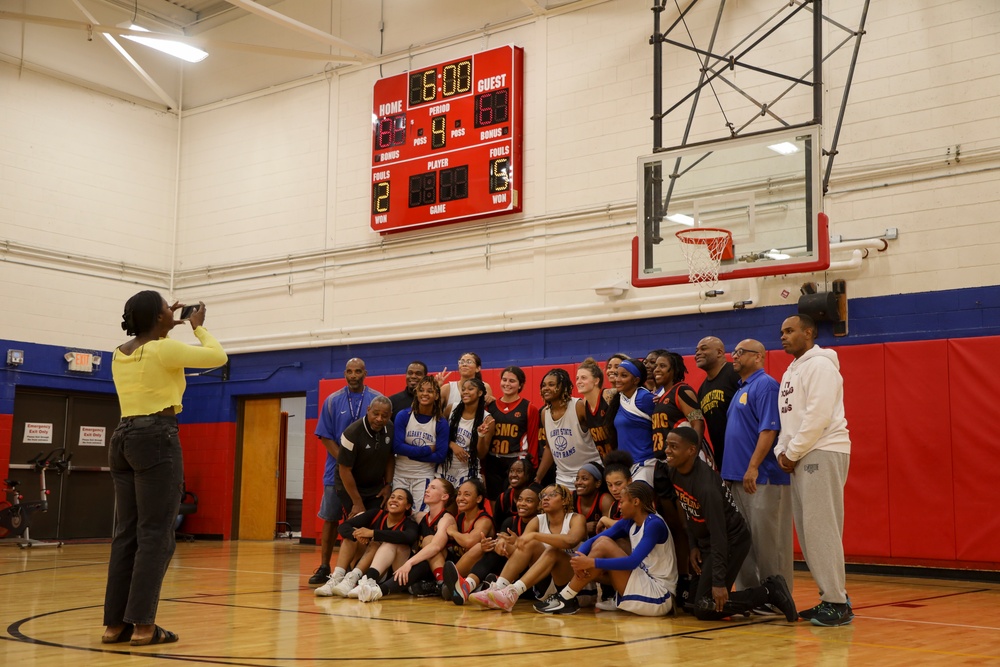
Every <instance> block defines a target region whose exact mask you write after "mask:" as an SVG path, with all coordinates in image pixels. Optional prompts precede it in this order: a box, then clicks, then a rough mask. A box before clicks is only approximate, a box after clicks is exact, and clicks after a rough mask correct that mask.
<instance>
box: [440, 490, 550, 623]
mask: <svg viewBox="0 0 1000 667" xmlns="http://www.w3.org/2000/svg"><path fill="white" fill-rule="evenodd" d="M540 491H541V487H539V486H538V485H537V484H532V485H531V486H526V487H524V488H522V489H519V490H518V494H517V500H516V505H517V511H516V513H515V514H514V515H512V516H509V517H507V518H506V519H505V520H504V522H503V523H502V524H501V525H500V528H499V530H498V531H497V534H496V536H495V537H494V536H486V537H483V539H482V540H481V541H480V543H479V545H478V547H474V548H473V549H477V548H478V549H479V551H480V552H481V553H482V557H481V558H480V559H479V561H478V562H476V564H475V565H474V566H473V568H472V572H470V573H469V576H467V577H464V578H463V577H462V576H461V575H460V574H459V571H458V568H457V567H456V566H455V564H454V563H451V562H448V563H445V565H444V584H445V588H449V589H450V590H451V591H452V595H451V601H452V602H454V603H455V604H457V605H463V604H465V603H466V602H468V600H469V595H471V594H472V592H473V591H475V590H476V588H478V587H479V585H480V583H482V582H484V581H486V580H487V579H488V578H489V577H490V575H493V579H494V581H495V580H496V577H497V576H498V575H499V574H500V573H501V572H502V571H503V567H504V565H506V564H507V556H508V555H509V554H511V553H513V552H514V548H515V545H516V544H517V538H518V537H520V536H521V535H523V534H524V531H525V529H526V528H527V527H528V524H529V523H530V522H531V520H532V519H533V518H535V516H537V514H538V504H539V500H538V494H539V492H540ZM493 587H494V586H493V585H492V584H491V586H490V588H493Z"/></svg>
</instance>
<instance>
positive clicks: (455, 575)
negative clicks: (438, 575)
mask: <svg viewBox="0 0 1000 667" xmlns="http://www.w3.org/2000/svg"><path fill="white" fill-rule="evenodd" d="M461 578H462V575H461V574H460V573H459V571H458V567H457V566H456V565H455V564H454V563H452V562H451V561H450V560H448V561H445V562H444V580H443V581H442V582H441V599H442V600H444V601H445V602H447V601H449V600H451V593H452V591H454V590H455V584H457V583H458V580H459V579H461Z"/></svg>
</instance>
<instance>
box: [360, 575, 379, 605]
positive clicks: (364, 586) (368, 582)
mask: <svg viewBox="0 0 1000 667" xmlns="http://www.w3.org/2000/svg"><path fill="white" fill-rule="evenodd" d="M361 581H362V583H360V584H358V588H360V589H361V590H360V591H358V599H359V600H361V601H362V602H375V601H376V600H381V599H382V589H381V588H379V587H378V582H376V581H375V580H374V579H369V578H368V577H365V578H364V579H362V580H361Z"/></svg>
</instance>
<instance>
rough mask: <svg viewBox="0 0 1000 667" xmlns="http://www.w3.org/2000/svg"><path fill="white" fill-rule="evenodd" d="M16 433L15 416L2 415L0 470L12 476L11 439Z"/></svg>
mask: <svg viewBox="0 0 1000 667" xmlns="http://www.w3.org/2000/svg"><path fill="white" fill-rule="evenodd" d="M13 431H14V415H0V470H2V471H3V474H4V477H6V476H7V475H9V474H10V439H11V437H12V436H13Z"/></svg>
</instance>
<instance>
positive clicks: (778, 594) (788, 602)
mask: <svg viewBox="0 0 1000 667" xmlns="http://www.w3.org/2000/svg"><path fill="white" fill-rule="evenodd" d="M764 590H766V591H767V601H768V602H769V603H770V604H773V605H774V606H775V607H777V608H778V609H780V610H781V612H782V613H783V614H784V615H785V620H786V621H788V622H789V623H792V622H794V621H797V620H799V614H798V612H797V611H796V610H795V600H793V599H792V593H791V591H789V590H788V584H787V583H785V578H784V577H783V576H781V575H780V574H776V575H774V576H773V577H768V578H767V579H765V580H764Z"/></svg>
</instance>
